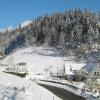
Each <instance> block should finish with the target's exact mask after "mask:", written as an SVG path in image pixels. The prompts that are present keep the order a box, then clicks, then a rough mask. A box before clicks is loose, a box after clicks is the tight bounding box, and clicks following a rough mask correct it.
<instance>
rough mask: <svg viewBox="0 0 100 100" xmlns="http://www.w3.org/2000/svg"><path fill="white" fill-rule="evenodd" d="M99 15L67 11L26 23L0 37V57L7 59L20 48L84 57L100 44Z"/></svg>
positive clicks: (3, 33)
mask: <svg viewBox="0 0 100 100" xmlns="http://www.w3.org/2000/svg"><path fill="white" fill-rule="evenodd" d="M99 40H100V14H99V13H98V14H95V13H93V12H90V11H88V10H80V9H78V10H70V11H65V12H63V13H53V14H52V15H47V14H46V15H45V16H40V17H37V18H36V19H35V20H33V21H26V23H22V24H20V25H19V26H18V27H17V28H16V29H12V30H6V31H5V32H1V34H0V51H1V53H0V54H1V55H3V54H4V55H7V54H9V53H11V52H13V51H14V50H16V48H20V47H23V46H26V47H27V46H34V45H36V46H40V45H43V46H47V47H55V48H60V50H61V52H60V54H61V55H63V56H67V55H70V54H73V55H75V56H78V57H80V56H83V57H85V56H87V55H85V53H86V52H88V51H91V50H92V49H93V46H94V45H95V44H96V45H98V50H99V44H100V41H99Z"/></svg>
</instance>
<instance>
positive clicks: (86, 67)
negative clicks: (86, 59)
mask: <svg viewBox="0 0 100 100" xmlns="http://www.w3.org/2000/svg"><path fill="white" fill-rule="evenodd" d="M96 66H98V63H93V62H91V63H87V64H86V65H85V66H84V67H83V68H82V69H83V70H85V71H86V72H90V71H91V70H92V69H93V68H94V67H96Z"/></svg>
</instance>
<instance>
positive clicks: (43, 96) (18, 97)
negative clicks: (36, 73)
mask: <svg viewBox="0 0 100 100" xmlns="http://www.w3.org/2000/svg"><path fill="white" fill-rule="evenodd" d="M23 87H24V88H25V91H22V88H23ZM33 98H34V100H53V98H55V100H61V99H60V98H58V97H57V96H55V95H54V94H53V93H51V92H49V91H48V90H47V89H45V88H43V87H41V86H39V85H37V84H35V83H34V82H31V81H30V80H28V79H22V78H20V77H17V76H14V75H10V74H7V73H3V72H0V100H33Z"/></svg>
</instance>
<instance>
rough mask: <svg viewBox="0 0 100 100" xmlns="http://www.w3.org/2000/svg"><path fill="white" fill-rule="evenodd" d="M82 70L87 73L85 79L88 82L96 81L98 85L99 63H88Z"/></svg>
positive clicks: (99, 76) (99, 78)
mask: <svg viewBox="0 0 100 100" xmlns="http://www.w3.org/2000/svg"><path fill="white" fill-rule="evenodd" d="M83 70H85V71H86V73H87V76H86V77H87V79H89V80H90V81H92V82H93V81H96V82H98V83H100V62H99V63H88V64H87V65H85V66H84V67H83Z"/></svg>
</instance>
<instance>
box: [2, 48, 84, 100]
mask: <svg viewBox="0 0 100 100" xmlns="http://www.w3.org/2000/svg"><path fill="white" fill-rule="evenodd" d="M21 64H24V65H21ZM64 65H65V67H66V73H69V71H70V67H72V69H75V68H77V69H80V68H82V67H83V66H84V65H85V64H84V63H81V64H79V63H76V62H71V61H67V62H64V60H63V59H62V58H61V57H60V56H59V55H58V53H57V51H56V50H54V49H52V48H51V49H48V48H46V49H44V48H42V47H35V49H34V48H31V47H29V48H23V49H19V50H17V51H16V52H14V53H13V54H11V55H9V56H7V57H6V58H4V59H3V60H2V61H1V62H0V100H33V98H34V100H53V99H54V100H61V99H60V98H58V97H57V96H55V95H54V94H53V93H51V92H49V91H48V90H46V89H45V88H43V87H41V86H39V85H37V84H36V83H34V82H32V81H30V77H35V78H41V77H42V76H43V75H45V74H47V73H50V72H53V73H57V69H59V70H63V67H64ZM12 66H13V67H18V68H20V69H21V68H22V67H23V68H26V70H27V71H28V76H27V77H26V78H20V77H18V76H15V75H11V74H7V73H4V72H2V71H3V70H5V69H7V68H9V67H12ZM43 77H44V76H43ZM43 77H42V78H43ZM23 88H24V91H22V90H23Z"/></svg>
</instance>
